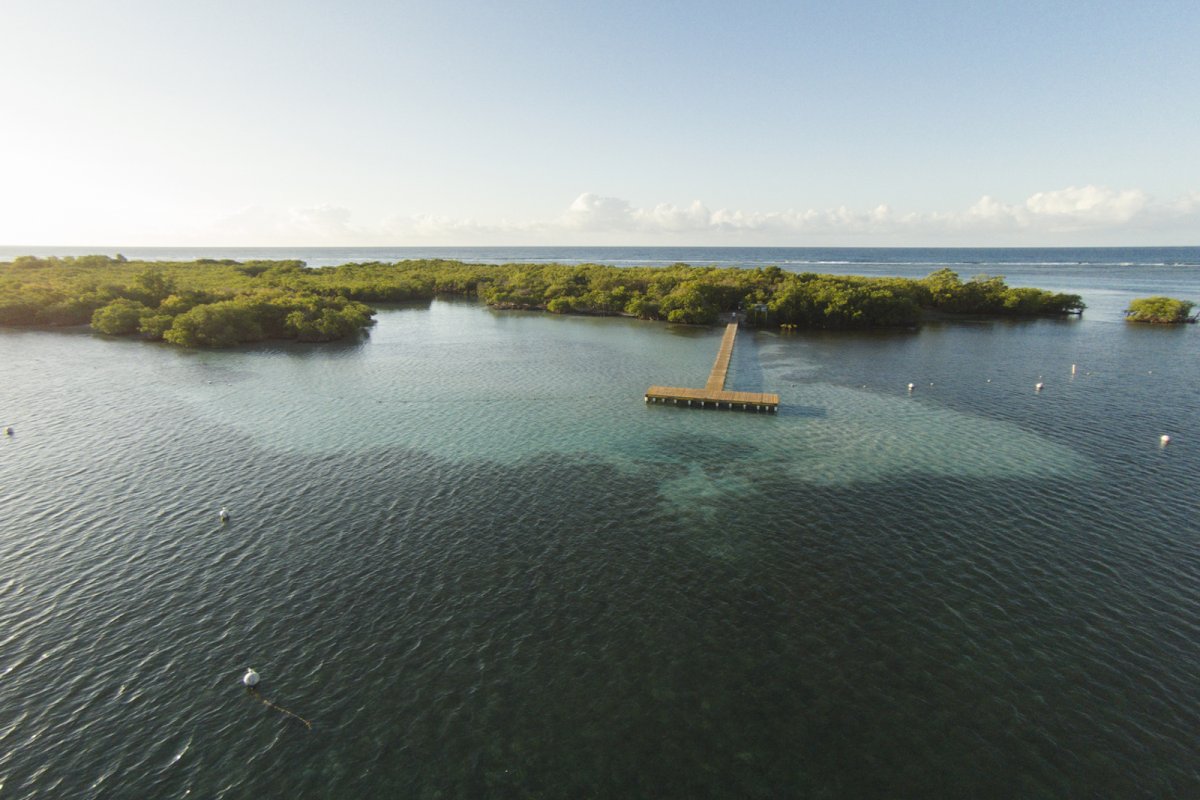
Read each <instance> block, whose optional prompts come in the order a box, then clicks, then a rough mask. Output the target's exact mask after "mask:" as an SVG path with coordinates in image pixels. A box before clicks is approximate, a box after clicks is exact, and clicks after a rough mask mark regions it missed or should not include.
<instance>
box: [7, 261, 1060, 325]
mask: <svg viewBox="0 0 1200 800" xmlns="http://www.w3.org/2000/svg"><path fill="white" fill-rule="evenodd" d="M437 297H467V298H477V299H478V300H480V301H482V302H484V303H486V304H488V305H489V306H492V307H494V308H500V309H529V310H543V311H547V312H550V313H555V314H567V313H574V314H599V315H622V316H630V317H637V318H639V319H647V320H664V321H667V322H674V323H687V324H699V325H708V324H712V323H715V322H716V321H717V319H718V316H719V315H720V314H722V313H727V312H734V311H739V310H741V311H743V312H745V314H744V315H745V320H746V323H747V324H749V325H751V326H755V327H762V328H774V329H778V328H781V327H784V326H786V327H788V328H819V329H862V328H882V327H913V326H916V325H917V324H919V323H920V321H921V320H922V319H923V318H924V317H927V316H929V315H931V314H932V315H976V316H1004V317H1034V316H1050V315H1065V314H1080V313H1082V312H1083V309H1084V304H1083V302H1082V300H1081V299H1080V297H1079V295H1075V294H1060V293H1054V292H1048V291H1044V290H1042V289H1031V288H1016V287H1010V286H1008V285H1007V284H1006V283H1005V282H1004V279H1003V278H1002V277H988V276H978V277H975V278H972V279H970V280H967V281H963V280H961V279H960V278H959V276H958V275H957V273H955V272H953V271H952V270H950V269H940V270H937V271H936V272H933V273H931V274H930V275H928V276H926V277H925V278H921V279H919V280H915V279H910V278H871V277H861V276H853V275H819V274H815V273H811V272H801V273H793V272H786V271H784V270H782V269H780V268H779V267H773V266H772V267H765V268H761V267H760V268H756V269H741V268H736V267H729V268H717V267H697V266H690V265H688V264H674V265H672V266H668V267H611V266H605V265H601V264H583V265H578V266H575V265H565V264H500V265H493V264H470V263H465V262H461V261H448V260H436V259H435V260H412V261H399V262H396V263H382V262H371V263H360V264H343V265H341V266H336V267H320V268H313V269H310V268H308V267H306V265H305V264H304V262H302V261H253V260H251V261H235V260H232V259H219V260H218V259H199V260H196V261H187V262H184V261H134V260H128V259H126V258H124V257H123V256H120V255H117V256H115V257H109V256H103V255H91V256H79V257H64V258H58V257H47V258H37V257H34V256H21V257H19V258H16V259H14V260H13V261H11V262H0V326H8V327H15V326H71V325H87V324H90V325H91V327H92V328H93V329H94V330H96V331H98V332H100V333H103V334H108V335H113V336H139V337H142V338H145V339H148V340H152V341H164V342H169V343H172V344H177V345H182V346H184V347H230V346H233V345H237V344H241V343H247V342H256V341H262V340H266V339H295V340H299V341H306V342H324V341H333V340H336V339H343V338H346V337H351V336H356V335H358V334H360V333H361V332H362V331H364V330H365V329H366V328H368V327H369V326H370V325H372V324H373V323H374V319H373V317H374V314H375V310H374V309H373V308H371V307H370V306H369V305H368V304H369V303H399V302H408V301H428V300H432V299H434V298H437Z"/></svg>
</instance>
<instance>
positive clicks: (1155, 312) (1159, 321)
mask: <svg viewBox="0 0 1200 800" xmlns="http://www.w3.org/2000/svg"><path fill="white" fill-rule="evenodd" d="M1195 307H1196V304H1195V303H1193V302H1191V301H1189V300H1176V299H1175V298H1173V297H1163V296H1162V295H1157V296H1155V297H1139V298H1137V299H1136V300H1131V301H1129V308H1127V309H1125V319H1126V320H1128V321H1129V322H1149V323H1152V324H1156V325H1180V324H1183V323H1188V322H1192V323H1194V322H1195V321H1196V316H1189V315H1190V314H1191V312H1192V309H1193V308H1195Z"/></svg>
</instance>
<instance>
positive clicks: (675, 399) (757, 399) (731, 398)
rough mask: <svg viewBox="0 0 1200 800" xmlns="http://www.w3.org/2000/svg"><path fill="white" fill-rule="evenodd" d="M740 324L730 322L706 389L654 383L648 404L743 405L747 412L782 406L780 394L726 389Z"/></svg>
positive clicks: (731, 406)
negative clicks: (780, 404)
mask: <svg viewBox="0 0 1200 800" xmlns="http://www.w3.org/2000/svg"><path fill="white" fill-rule="evenodd" d="M737 332H738V324H737V323H736V322H731V323H730V324H729V325H727V326H726V327H725V335H724V336H722V337H721V347H720V349H719V350H717V360H716V361H715V362H713V368H712V372H710V373H708V383H706V384H705V385H704V388H703V389H686V388H681V387H678V386H651V387H650V388H649V389H647V390H646V402H647V403H674V404H675V405H679V404H680V403H686V404H687V405H689V406H692V407H693V408H707V407H710V406H709V404H710V403H711V404H712V405H711V407H713V408H721V407H722V404H724V407H725V408H740V409H742V410H744V411H775V410H776V409H777V408H779V395H777V394H764V393H760V392H727V391H725V378H726V376H728V374H729V359H730V358H731V357H732V356H733V342H734V340H735V339H737Z"/></svg>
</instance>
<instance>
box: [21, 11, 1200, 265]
mask: <svg viewBox="0 0 1200 800" xmlns="http://www.w3.org/2000/svg"><path fill="white" fill-rule="evenodd" d="M0 37H2V43H0V76H2V77H0V246H17V245H71V246H80V245H97V246H120V245H124V246H137V245H164V246H166V245H194V246H203V245H207V246H225V245H228V246H254V245H261V246H321V245H337V246H355V245H361V246H405V245H420V246H425V245H538V244H542V245H710V246H719V245H729V246H756V245H762V246H797V247H802V246H981V247H984V246H1054V245H1062V246H1107V245H1197V244H1200V47H1197V42H1200V3H1197V2H1195V0H1187V1H1186V2H1174V0H1155V2H1151V3H1134V2H1086V3H1085V2H1066V1H1063V2H1046V1H1045V0H1042V1H1041V2H1020V1H1019V0H1012V1H1011V2H1003V3H997V2H972V1H971V0H955V1H954V2H935V1H932V0H931V1H930V2H886V0H881V1H880V2H854V1H853V0H849V1H848V2H834V1H833V0H829V1H828V2H804V1H803V0H796V1H795V2H753V0H744V1H743V2H737V3H733V2H703V1H702V0H697V2H667V1H666V0H661V1H656V0H640V2H624V0H605V1H604V2H595V0H592V2H572V1H571V0H558V1H557V2H554V1H549V0H548V1H546V2H522V0H507V1H506V2H503V3H501V2H494V1H493V2H457V1H456V0H436V1H431V2H403V1H399V2H382V1H381V2H368V1H367V0H362V1H359V2H356V0H342V2H305V1H304V0H289V1H288V2H255V1H254V0H238V1H237V2H223V1H222V0H209V1H208V2H191V0H172V2H162V0H153V1H145V0H109V1H108V2H104V3H100V2H88V0H75V1H74V2H60V1H59V0H38V2H29V0H0Z"/></svg>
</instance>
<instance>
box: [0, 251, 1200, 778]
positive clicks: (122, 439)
mask: <svg viewBox="0 0 1200 800" xmlns="http://www.w3.org/2000/svg"><path fill="white" fill-rule="evenodd" d="M84 251H86V252H91V250H90V249H87V248H85V249H84ZM20 252H27V250H21V251H20ZM55 252H58V253H60V254H66V253H68V251H67V250H64V249H61V248H59V249H56V250H55ZM124 252H125V254H126V255H128V256H130V257H134V256H143V255H154V256H155V257H167V256H168V255H172V254H173V255H174V256H175V257H180V258H184V257H187V258H192V257H197V256H199V257H226V256H229V257H235V258H239V257H245V258H249V257H298V258H302V259H304V260H306V261H308V263H310V264H312V265H321V264H324V263H340V262H342V261H347V260H368V259H381V260H392V259H396V258H402V257H424V256H435V255H436V256H440V257H461V258H467V259H470V260H479V261H502V260H532V259H534V258H538V259H540V260H574V261H590V260H595V261H602V262H606V263H673V262H674V261H685V262H688V263H720V264H747V265H756V264H763V263H778V264H780V265H781V266H785V267H787V268H789V269H803V270H810V269H811V270H813V271H835V270H836V271H845V272H860V273H869V274H904V275H923V274H926V273H927V272H929V271H931V270H932V269H936V268H937V267H939V266H943V265H948V266H952V267H955V268H957V269H959V270H960V272H962V273H963V274H964V275H969V274H975V273H976V272H986V273H988V274H1004V275H1006V276H1008V277H1009V278H1010V281H1011V282H1013V283H1020V284H1024V285H1035V286H1042V287H1045V288H1055V289H1061V290H1065V291H1073V292H1077V293H1080V294H1082V295H1083V297H1084V300H1085V302H1087V303H1088V306H1089V308H1088V310H1087V311H1086V312H1085V314H1084V316H1083V317H1082V319H1069V320H1038V321H1031V322H1011V321H1002V322H978V321H975V322H948V323H939V324H930V325H927V326H925V327H924V328H923V329H921V330H920V331H919V332H916V333H913V332H882V333H852V334H830V333H800V334H794V335H780V334H774V333H768V332H760V333H753V332H748V331H744V332H743V333H742V334H741V335H740V336H739V339H738V343H737V346H736V348H735V350H734V356H733V361H732V364H731V372H730V383H731V386H732V388H738V389H745V390H749V391H777V392H779V393H780V395H781V398H782V407H781V409H780V412H779V414H778V415H764V414H743V413H732V412H716V411H705V412H700V411H688V410H681V409H675V408H666V407H661V406H647V405H646V404H644V403H643V402H642V392H643V390H644V389H645V387H646V386H648V385H649V384H651V383H676V384H678V383H682V384H688V383H689V382H693V381H694V382H701V381H703V379H704V377H705V376H706V375H707V372H708V369H709V366H710V365H711V362H712V358H713V356H714V355H715V352H716V346H717V343H718V341H719V338H720V331H719V330H708V329H698V328H690V327H678V326H667V325H662V324H656V323H642V322H637V321H632V320H624V319H591V318H572V317H558V316H551V315H540V314H533V313H514V312H493V311H489V310H487V309H486V308H483V307H481V306H478V305H475V304H472V303H464V302H440V301H439V302H434V303H431V304H421V305H417V306H405V307H397V308H390V309H386V310H384V311H382V312H381V314H380V316H379V324H378V325H377V326H376V327H375V328H374V329H372V331H371V332H370V334H369V336H368V337H367V338H366V339H365V340H363V341H361V342H357V343H352V344H336V345H296V344H273V345H265V346H260V347H253V348H243V349H238V350H234V351H225V352H188V351H183V350H179V349H175V348H171V347H169V346H165V345H153V344H147V343H142V342H135V341H125V340H110V339H106V338H103V337H98V336H93V335H91V334H88V333H79V332H44V331H12V330H7V331H0V425H12V426H13V428H14V436H12V437H0V690H2V691H0V798H7V797H15V798H59V797H97V798H101V797H104V798H108V797H117V798H124V797H130V798H142V797H156V798H157V797H185V796H187V797H228V798H240V797H253V796H265V797H347V798H357V797H422V798H423V797H431V798H432V797H688V798H692V797H735V798H742V797H764V798H767V797H771V798H773V797H1122V798H1126V797H1193V796H1200V755H1198V751H1197V747H1196V744H1197V731H1198V730H1200V523H1198V519H1197V511H1198V506H1197V502H1196V497H1197V489H1200V477H1198V476H1200V362H1198V360H1197V357H1196V352H1197V345H1198V344H1200V330H1197V327H1198V326H1184V327H1181V328H1158V327H1140V326H1133V325H1128V324H1126V323H1124V322H1123V321H1122V318H1121V314H1120V311H1121V309H1122V308H1124V305H1125V304H1126V303H1127V302H1128V300H1129V299H1130V298H1132V297H1135V296H1141V295H1145V294H1150V293H1165V294H1170V295H1173V296H1179V297H1184V298H1188V299H1193V300H1200V253H1198V251H1197V250H1196V249H1195V248H1191V249H1180V248H1172V249H1145V248H1143V249H1137V250H1110V249H1105V250H1094V251H1093V250H1070V251H1065V250H1039V251H1030V250H997V251H993V250H970V251H966V250H964V251H958V250H956V251H928V250H926V251H914V250H887V251H880V250H836V251H829V250H820V251H817V250H803V251H797V250H753V251H745V250H705V249H690V250H674V249H672V250H649V251H645V250H634V249H630V250H625V249H610V248H606V249H600V250H591V249H580V248H572V249H564V250H560V251H548V250H544V249H517V248H505V249H495V250H471V251H465V250H455V251H448V250H442V251H437V252H433V251H430V250H419V251H418V250H386V251H384V250H378V251H376V250H370V251H361V250H359V251H324V250H322V251H316V250H287V251H269V252H262V251H257V252H254V253H249V252H247V251H244V250H238V251H203V252H200V251H195V250H188V251H184V250H179V251H172V253H171V254H168V253H166V252H159V251H156V252H154V253H146V252H143V251H139V250H136V249H134V248H129V249H127V250H125V251H124ZM556 253H557V255H556ZM706 254H709V255H708V256H706ZM5 255H11V253H7V254H0V257H4V256H5ZM835 262H836V263H835ZM1073 366H1074V371H1073V370H1072V367H1073ZM910 382H911V383H914V384H915V389H914V391H913V392H912V393H911V394H909V393H908V391H906V388H905V387H906V385H907V384H908V383H910ZM1037 382H1042V383H1044V389H1043V390H1042V391H1041V392H1037V391H1035V390H1034V384H1035V383H1037ZM1163 434H1168V435H1170V436H1171V441H1170V443H1169V444H1168V445H1166V446H1163V445H1162V444H1160V439H1159V437H1160V436H1161V435H1163ZM223 505H224V506H228V507H229V508H230V510H231V511H232V514H233V518H232V520H231V522H230V523H229V524H226V525H222V524H221V523H220V522H219V521H218V520H217V517H216V512H217V509H219V508H220V507H221V506H223ZM251 665H252V666H254V667H255V668H256V669H257V670H258V671H259V672H260V673H262V675H263V677H264V681H263V685H262V687H261V693H260V696H259V697H260V698H266V699H269V700H270V701H272V702H274V703H275V704H277V705H278V706H281V707H284V708H287V709H289V710H291V711H294V712H295V713H296V714H299V715H300V716H302V717H304V718H305V719H308V720H310V721H311V722H312V730H311V731H310V730H308V729H307V728H306V727H304V726H303V725H302V724H300V723H299V722H297V721H296V720H295V719H293V718H290V717H288V716H286V715H284V714H282V713H280V712H278V711H276V710H274V709H272V708H269V707H266V706H264V705H263V704H262V703H261V702H258V698H255V697H252V696H249V695H247V694H246V692H245V691H244V690H243V689H242V688H241V686H240V685H239V683H238V678H239V676H240V674H241V672H242V671H243V670H244V669H245V667H246V666H251Z"/></svg>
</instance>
